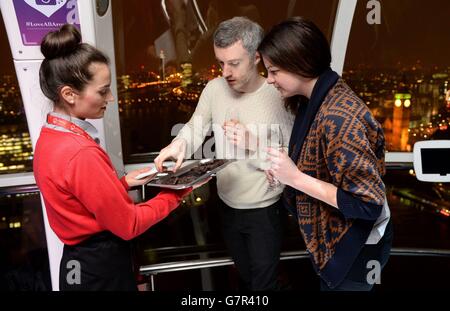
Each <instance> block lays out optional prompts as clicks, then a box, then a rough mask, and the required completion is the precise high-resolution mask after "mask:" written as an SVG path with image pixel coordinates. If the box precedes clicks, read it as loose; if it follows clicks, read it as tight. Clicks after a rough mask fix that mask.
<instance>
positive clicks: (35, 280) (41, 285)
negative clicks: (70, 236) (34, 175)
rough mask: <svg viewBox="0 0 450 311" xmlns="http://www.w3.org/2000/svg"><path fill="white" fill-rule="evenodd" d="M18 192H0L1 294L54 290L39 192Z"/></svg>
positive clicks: (5, 190) (3, 190)
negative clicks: (5, 292) (6, 292)
mask: <svg viewBox="0 0 450 311" xmlns="http://www.w3.org/2000/svg"><path fill="white" fill-rule="evenodd" d="M22 188H23V189H25V187H22ZM16 190H17V188H16V189H14V190H12V189H7V188H2V189H1V190H0V291H1V290H8V291H11V290H14V291H23V290H26V291H29V290H31V291H43V290H51V289H52V287H51V281H50V269H49V263H48V253H47V244H46V238H45V229H44V220H43V216H42V208H41V200H40V196H39V192H37V190H36V189H35V190H31V192H29V191H28V190H26V189H25V191H16Z"/></svg>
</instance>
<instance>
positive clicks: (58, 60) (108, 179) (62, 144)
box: [33, 25, 200, 290]
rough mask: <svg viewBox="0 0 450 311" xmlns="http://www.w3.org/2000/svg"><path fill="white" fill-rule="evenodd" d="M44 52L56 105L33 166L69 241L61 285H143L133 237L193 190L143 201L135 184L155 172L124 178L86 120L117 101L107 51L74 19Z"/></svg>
mask: <svg viewBox="0 0 450 311" xmlns="http://www.w3.org/2000/svg"><path fill="white" fill-rule="evenodd" d="M41 51H42V54H43V55H44V56H45V59H44V61H43V62H42V65H41V68H40V72H39V75H40V76H39V78H40V79H39V81H40V86H41V89H42V92H43V93H44V94H45V96H46V97H48V98H49V99H50V100H52V101H53V103H54V110H53V112H51V113H50V114H48V116H47V122H46V124H45V125H44V126H43V128H42V130H41V134H40V136H39V139H38V142H37V145H36V150H35V154H34V162H33V166H34V174H35V178H36V183H37V185H38V187H39V189H40V190H41V193H42V195H43V197H44V202H45V207H46V211H47V215H48V220H49V223H50V226H51V228H52V229H53V231H54V232H55V233H56V235H57V236H58V237H59V238H60V239H61V241H62V242H63V243H64V251H63V256H62V259H61V264H60V277H59V280H60V282H59V285H60V289H61V290H136V289H137V287H136V282H135V278H134V274H133V271H132V260H131V251H130V245H129V242H128V240H130V239H132V238H134V237H136V236H138V235H140V234H141V233H143V232H144V231H146V230H147V229H148V228H150V227H151V226H152V225H154V224H155V223H157V222H159V221H160V220H162V219H163V218H164V217H166V216H167V215H168V214H169V213H170V212H171V211H172V210H174V209H175V208H176V207H177V206H179V204H180V201H181V200H182V198H183V196H185V195H186V194H188V193H189V192H190V191H191V190H192V189H186V190H184V191H162V192H160V193H159V194H158V195H157V196H156V197H155V198H153V199H151V200H149V201H147V202H145V203H141V204H136V205H135V204H134V203H133V202H132V200H131V199H130V197H129V196H128V193H127V190H128V188H129V187H133V186H139V185H143V184H144V183H146V182H148V181H149V179H150V178H151V177H148V178H146V179H144V180H137V179H135V178H134V177H136V176H137V175H138V174H140V173H141V172H142V170H136V171H133V172H130V173H128V174H127V175H125V176H124V177H122V179H119V178H118V177H117V173H116V171H115V169H114V167H113V165H112V163H111V160H110V159H109V157H108V155H107V154H106V152H105V151H104V150H103V149H102V148H101V147H100V146H99V145H98V142H99V140H98V138H97V137H96V136H97V131H96V129H95V127H93V126H92V125H91V124H90V123H89V122H87V121H86V119H99V118H102V117H103V115H104V113H105V110H106V107H107V104H108V102H110V101H112V100H113V96H112V94H111V89H110V85H111V74H110V69H109V61H108V59H107V57H106V56H105V55H104V54H103V53H102V52H100V51H99V50H97V49H96V48H94V47H92V46H90V45H88V44H86V43H81V34H80V33H79V31H78V30H77V29H76V28H75V27H74V26H72V25H64V26H62V27H61V28H60V29H59V30H58V31H54V32H50V33H48V34H47V35H46V36H45V37H44V39H43V41H42V44H41ZM197 186H200V185H197ZM75 268H76V269H79V272H80V274H79V275H80V277H75V276H76V275H75V274H74V269H75Z"/></svg>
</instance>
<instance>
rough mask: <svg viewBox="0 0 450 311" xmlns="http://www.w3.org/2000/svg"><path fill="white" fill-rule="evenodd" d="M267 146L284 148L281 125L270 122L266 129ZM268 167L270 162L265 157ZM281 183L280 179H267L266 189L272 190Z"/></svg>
mask: <svg viewBox="0 0 450 311" xmlns="http://www.w3.org/2000/svg"><path fill="white" fill-rule="evenodd" d="M267 147H270V148H272V149H276V150H278V151H283V150H284V147H285V146H284V142H283V132H282V131H281V126H280V125H279V124H271V125H270V128H269V129H268V131H267ZM266 161H267V162H268V163H267V166H268V169H270V163H269V161H268V160H267V159H266ZM280 185H281V183H280V181H279V180H278V179H276V178H273V179H272V180H269V187H268V188H267V190H268V191H273V190H275V189H276V188H278V187H279V186H280Z"/></svg>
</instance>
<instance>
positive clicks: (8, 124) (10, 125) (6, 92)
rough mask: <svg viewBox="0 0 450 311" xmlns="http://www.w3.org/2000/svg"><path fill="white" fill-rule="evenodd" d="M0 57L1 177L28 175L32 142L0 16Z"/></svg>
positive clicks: (30, 165)
mask: <svg viewBox="0 0 450 311" xmlns="http://www.w3.org/2000/svg"><path fill="white" fill-rule="evenodd" d="M0 55H1V57H0V174H8V173H20V172H30V171H32V170H33V167H32V160H33V150H32V145H31V138H30V134H29V132H28V125H27V119H26V116H25V110H24V107H23V103H22V97H21V95H20V89H19V84H18V82H17V77H16V72H15V70H14V64H13V59H12V55H11V50H10V47H9V43H8V38H7V36H6V30H5V25H4V23H3V18H2V16H1V14H0Z"/></svg>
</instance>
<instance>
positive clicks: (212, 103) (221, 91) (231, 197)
mask: <svg viewBox="0 0 450 311" xmlns="http://www.w3.org/2000/svg"><path fill="white" fill-rule="evenodd" d="M230 107H235V108H237V111H238V116H239V122H240V123H242V124H244V125H245V126H246V127H247V128H248V129H249V131H250V132H252V133H253V134H254V135H255V137H256V136H258V137H260V136H261V135H262V134H263V133H266V132H267V127H270V126H271V125H273V124H279V125H280V128H281V131H282V133H283V145H285V146H287V145H288V143H289V137H290V135H291V131H292V125H293V122H294V115H293V114H291V113H289V112H287V111H286V109H285V108H284V105H283V99H282V98H281V96H280V94H279V92H278V91H277V90H276V89H275V88H274V87H273V86H272V85H269V84H267V82H266V81H264V83H263V84H262V85H261V87H259V89H258V90H256V91H255V92H252V93H238V92H236V91H234V90H233V89H231V88H230V87H229V86H228V84H227V82H226V81H225V80H224V79H223V78H221V77H220V78H216V79H214V80H212V81H210V82H209V83H208V84H207V85H206V87H205V89H204V90H203V92H202V94H201V96H200V100H199V102H198V105H197V108H196V109H195V112H194V114H193V115H192V117H191V119H190V120H189V122H188V123H187V124H186V125H185V126H184V127H183V128H182V129H181V131H180V132H179V134H178V136H177V137H176V139H177V138H183V139H185V140H186V141H187V150H186V157H187V158H190V157H191V156H192V154H194V152H195V157H194V158H196V159H197V158H200V157H210V156H211V153H210V152H208V150H210V146H211V143H208V142H207V143H206V144H205V147H204V150H198V149H199V148H200V147H201V146H202V143H203V141H204V139H205V137H206V135H208V134H209V133H210V131H211V130H212V131H213V132H214V139H215V156H216V157H217V158H229V157H230V156H229V154H230V150H231V151H235V152H237V156H238V159H239V160H238V161H236V162H233V163H231V164H229V165H228V166H227V167H226V168H224V169H223V170H221V171H219V172H218V174H217V188H218V194H219V197H220V198H221V199H222V200H223V201H224V202H225V203H226V204H227V205H229V206H231V207H233V208H239V209H247V208H262V207H267V206H269V205H272V204H273V203H275V202H276V201H277V200H278V199H279V197H280V194H281V192H282V190H283V188H282V187H278V188H276V189H274V190H271V191H267V188H268V186H269V183H268V181H267V178H266V175H265V173H264V170H263V169H264V168H267V166H266V165H265V163H266V162H265V161H264V160H263V159H264V157H263V156H262V155H263V154H264V152H256V153H255V152H253V153H248V152H245V151H243V150H239V149H234V150H233V149H232V148H233V147H231V146H232V145H230V144H229V143H228V141H227V139H226V138H225V136H224V133H223V129H222V125H223V123H224V121H225V118H226V115H227V111H229V110H230ZM264 131H266V132H264ZM264 149H265V148H264ZM199 151H203V152H202V153H199Z"/></svg>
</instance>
